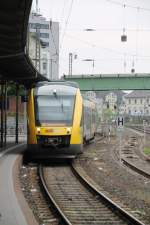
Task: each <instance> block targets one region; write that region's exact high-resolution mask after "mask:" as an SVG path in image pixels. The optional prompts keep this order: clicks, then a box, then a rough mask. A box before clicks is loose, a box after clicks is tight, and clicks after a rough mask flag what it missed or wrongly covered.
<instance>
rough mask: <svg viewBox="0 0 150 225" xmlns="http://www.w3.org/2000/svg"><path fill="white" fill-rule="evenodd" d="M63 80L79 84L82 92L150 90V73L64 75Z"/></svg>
mask: <svg viewBox="0 0 150 225" xmlns="http://www.w3.org/2000/svg"><path fill="white" fill-rule="evenodd" d="M63 79H64V80H66V81H74V82H77V83H78V84H79V87H80V89H81V90H82V91H104V90H150V73H143V74H142V73H137V74H99V75H98V74H97V75H70V76H69V75H64V76H63Z"/></svg>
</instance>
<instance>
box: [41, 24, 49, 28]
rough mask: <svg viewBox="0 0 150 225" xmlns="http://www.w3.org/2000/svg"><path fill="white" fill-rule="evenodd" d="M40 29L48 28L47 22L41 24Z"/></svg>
mask: <svg viewBox="0 0 150 225" xmlns="http://www.w3.org/2000/svg"><path fill="white" fill-rule="evenodd" d="M41 29H49V24H41Z"/></svg>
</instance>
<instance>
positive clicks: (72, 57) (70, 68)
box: [69, 52, 78, 76]
mask: <svg viewBox="0 0 150 225" xmlns="http://www.w3.org/2000/svg"><path fill="white" fill-rule="evenodd" d="M77 57H78V56H77V54H76V53H71V52H70V53H69V75H70V76H72V62H73V59H77Z"/></svg>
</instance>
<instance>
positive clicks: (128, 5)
mask: <svg viewBox="0 0 150 225" xmlns="http://www.w3.org/2000/svg"><path fill="white" fill-rule="evenodd" d="M105 1H107V2H110V3H113V4H116V5H120V6H124V5H125V6H126V7H128V8H132V9H139V10H143V11H149V12H150V8H145V7H140V6H133V5H130V4H123V3H121V2H118V1H116V0H105Z"/></svg>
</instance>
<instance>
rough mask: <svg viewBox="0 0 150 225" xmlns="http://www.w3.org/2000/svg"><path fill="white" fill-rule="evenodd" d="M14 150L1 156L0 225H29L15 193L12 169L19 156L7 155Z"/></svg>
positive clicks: (22, 145) (23, 145)
mask: <svg viewBox="0 0 150 225" xmlns="http://www.w3.org/2000/svg"><path fill="white" fill-rule="evenodd" d="M18 146H19V145H18ZM20 147H21V148H24V147H26V145H25V144H20ZM13 149H15V147H10V148H9V149H8V150H7V151H5V154H4V153H1V154H0V225H28V223H27V221H26V219H25V217H24V214H23V212H22V210H21V208H20V206H19V203H18V200H17V197H16V195H15V191H14V184H13V177H12V168H13V166H14V163H15V160H16V158H17V154H7V153H10V152H11V151H12V150H13Z"/></svg>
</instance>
